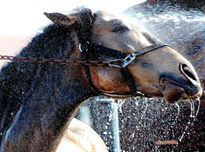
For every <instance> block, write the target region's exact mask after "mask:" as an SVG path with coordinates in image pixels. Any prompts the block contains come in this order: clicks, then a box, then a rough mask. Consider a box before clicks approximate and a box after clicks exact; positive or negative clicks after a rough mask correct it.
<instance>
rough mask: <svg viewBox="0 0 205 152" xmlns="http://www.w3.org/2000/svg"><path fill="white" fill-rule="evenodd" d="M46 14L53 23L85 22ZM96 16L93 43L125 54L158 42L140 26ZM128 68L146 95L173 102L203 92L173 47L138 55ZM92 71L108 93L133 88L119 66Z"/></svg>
mask: <svg viewBox="0 0 205 152" xmlns="http://www.w3.org/2000/svg"><path fill="white" fill-rule="evenodd" d="M46 16H47V17H48V18H50V19H51V20H52V21H53V22H55V23H59V24H63V25H71V24H74V23H76V22H82V20H81V19H79V18H77V17H73V16H65V15H62V14H58V13H57V14H56V13H55V14H54V15H52V14H46ZM93 18H95V21H93V27H92V41H93V43H96V44H99V45H103V46H105V47H108V48H112V49H115V50H119V51H121V52H123V53H132V52H133V51H134V50H139V51H140V49H142V48H144V47H147V46H150V45H153V44H154V43H157V40H156V39H155V38H153V37H152V36H151V35H150V34H148V33H147V32H145V31H143V30H142V29H141V28H138V27H137V26H135V25H132V24H127V23H125V22H124V21H122V20H120V19H116V17H115V16H112V15H110V14H106V13H105V12H97V13H96V14H95V17H93ZM61 19H62V20H61ZM59 20H60V21H59ZM89 22H90V20H89ZM76 48H78V45H76ZM76 50H77V49H76ZM116 58H117V57H116ZM100 59H101V60H107V61H109V60H112V59H113V58H111V57H109V55H108V56H105V55H104V56H101V57H100ZM128 69H129V72H130V73H131V75H132V77H133V79H134V82H135V86H136V88H137V90H138V91H141V92H142V93H144V94H146V95H147V96H150V97H164V98H165V99H166V100H167V101H168V102H169V103H174V102H176V101H177V100H179V99H187V98H188V99H190V98H195V97H197V96H200V95H201V94H202V88H201V85H200V82H199V78H198V76H197V74H196V72H195V70H194V68H193V66H192V65H191V64H190V62H189V61H187V60H186V59H185V58H184V57H183V56H181V55H180V54H179V53H178V52H176V51H175V50H173V49H172V48H170V47H162V48H159V49H155V50H154V51H151V52H149V53H146V54H144V55H141V56H138V57H136V59H135V60H134V61H133V62H132V63H130V64H129V65H128ZM90 74H91V78H92V81H93V84H94V85H95V86H96V87H97V88H98V89H99V90H101V91H103V92H105V93H115V92H129V91H130V88H129V87H128V85H127V83H126V80H125V79H124V77H123V75H122V73H121V72H120V69H119V68H114V67H107V66H90Z"/></svg>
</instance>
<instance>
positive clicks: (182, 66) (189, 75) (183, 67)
mask: <svg viewBox="0 0 205 152" xmlns="http://www.w3.org/2000/svg"><path fill="white" fill-rule="evenodd" d="M179 69H180V71H181V72H182V73H183V74H184V75H185V76H186V77H187V78H188V79H189V80H190V78H191V79H192V80H195V81H197V79H196V76H195V75H194V74H193V72H192V71H191V69H190V68H189V67H188V66H187V65H186V64H182V63H181V64H180V65H179Z"/></svg>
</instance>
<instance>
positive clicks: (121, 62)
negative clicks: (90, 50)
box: [109, 54, 135, 68]
mask: <svg viewBox="0 0 205 152" xmlns="http://www.w3.org/2000/svg"><path fill="white" fill-rule="evenodd" d="M134 59H135V55H133V54H128V55H127V56H126V57H125V58H124V59H116V60H111V62H110V63H109V66H111V67H116V68H125V67H126V66H127V65H129V64H130V63H131V62H132V61H133V60H134Z"/></svg>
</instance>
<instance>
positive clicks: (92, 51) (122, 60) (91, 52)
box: [79, 41, 168, 97]
mask: <svg viewBox="0 0 205 152" xmlns="http://www.w3.org/2000/svg"><path fill="white" fill-rule="evenodd" d="M164 46H168V45H167V44H164V43H158V44H153V45H151V46H148V47H145V48H143V49H141V50H138V51H136V50H134V52H133V53H129V54H125V53H122V52H120V51H118V50H114V49H111V48H107V47H104V46H102V45H98V44H95V43H91V42H89V41H87V42H86V43H85V44H81V43H80V44H79V51H80V52H81V54H82V58H83V60H88V59H95V60H96V58H98V59H99V55H106V56H109V57H113V58H116V57H118V58H117V59H114V60H111V64H109V66H110V67H115V68H120V71H121V73H122V75H123V76H124V80H125V81H126V83H127V85H128V86H129V88H130V92H115V93H105V92H103V91H101V90H99V89H98V88H96V87H95V85H94V84H93V82H92V79H91V76H90V69H89V67H88V66H87V65H85V66H84V69H85V72H86V75H87V79H88V81H89V84H90V86H91V87H92V88H93V90H95V92H96V93H97V94H102V95H109V96H116V97H119V96H131V95H133V96H144V95H143V94H142V93H141V92H139V91H137V88H136V85H135V82H134V79H133V77H132V75H131V73H130V72H129V69H128V65H129V64H130V63H132V62H133V61H134V59H135V58H136V57H138V56H141V55H143V54H146V53H148V52H151V51H154V50H156V49H159V48H162V47H164Z"/></svg>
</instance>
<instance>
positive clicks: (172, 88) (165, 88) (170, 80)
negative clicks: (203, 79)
mask: <svg viewBox="0 0 205 152" xmlns="http://www.w3.org/2000/svg"><path fill="white" fill-rule="evenodd" d="M179 71H180V73H179V74H177V75H176V74H173V73H164V74H163V75H162V76H161V78H160V84H161V86H162V90H161V91H162V94H163V96H164V98H165V99H166V100H167V102H169V103H175V102H176V101H178V100H180V99H195V98H197V97H200V96H201V95H202V87H201V84H200V81H199V78H198V76H197V74H196V72H195V70H194V68H193V67H192V66H191V65H189V64H184V63H183V64H182V63H180V64H179Z"/></svg>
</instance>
